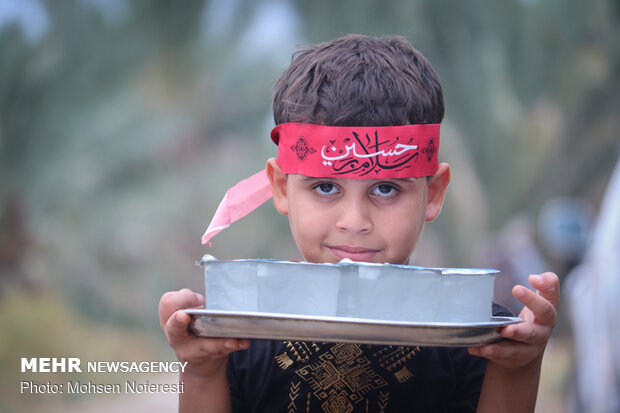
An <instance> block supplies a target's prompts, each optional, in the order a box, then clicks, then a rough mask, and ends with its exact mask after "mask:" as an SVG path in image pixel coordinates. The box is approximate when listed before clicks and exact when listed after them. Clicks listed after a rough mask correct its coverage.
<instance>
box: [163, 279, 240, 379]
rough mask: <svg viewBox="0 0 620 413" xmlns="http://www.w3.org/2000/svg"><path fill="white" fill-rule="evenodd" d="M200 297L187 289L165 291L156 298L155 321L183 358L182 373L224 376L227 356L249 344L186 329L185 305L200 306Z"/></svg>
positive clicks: (187, 320)
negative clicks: (157, 316)
mask: <svg viewBox="0 0 620 413" xmlns="http://www.w3.org/2000/svg"><path fill="white" fill-rule="evenodd" d="M203 303H204V297H203V296H202V295H200V294H198V293H195V292H193V291H191V290H189V289H187V288H184V289H182V290H180V291H170V292H167V293H165V294H164V295H163V296H162V297H161V300H160V301H159V324H160V325H161V328H162V329H163V330H164V333H165V334H166V337H167V338H168V343H169V344H170V346H171V347H172V348H173V349H174V351H175V353H176V355H177V358H178V359H179V360H180V361H187V362H188V364H187V367H186V368H185V373H184V374H186V375H188V374H189V375H193V376H196V377H200V378H202V379H213V378H221V377H225V374H226V362H227V360H228V355H229V354H230V353H232V352H233V351H236V350H243V349H246V348H248V347H249V345H250V342H249V341H248V340H239V339H233V338H201V337H197V336H195V335H194V334H192V333H191V332H190V331H189V330H188V326H189V323H190V321H191V317H190V316H189V315H188V314H186V313H185V312H183V311H179V310H182V309H186V308H196V307H200V306H202V304H203Z"/></svg>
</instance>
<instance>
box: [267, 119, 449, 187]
mask: <svg viewBox="0 0 620 413" xmlns="http://www.w3.org/2000/svg"><path fill="white" fill-rule="evenodd" d="M439 126H440V125H439V124H438V123H436V124H429V125H405V126H322V125H311V124H307V123H283V124H281V125H278V126H276V127H275V128H274V129H273V130H272V131H271V139H272V140H273V141H274V143H276V144H277V145H278V165H279V166H280V168H281V169H282V171H283V172H284V173H285V174H300V175H305V176H312V177H315V178H327V177H331V178H354V179H355V178H357V179H372V178H376V179H389V178H412V177H420V176H431V175H433V174H434V173H435V172H437V168H438V162H437V150H438V149H439Z"/></svg>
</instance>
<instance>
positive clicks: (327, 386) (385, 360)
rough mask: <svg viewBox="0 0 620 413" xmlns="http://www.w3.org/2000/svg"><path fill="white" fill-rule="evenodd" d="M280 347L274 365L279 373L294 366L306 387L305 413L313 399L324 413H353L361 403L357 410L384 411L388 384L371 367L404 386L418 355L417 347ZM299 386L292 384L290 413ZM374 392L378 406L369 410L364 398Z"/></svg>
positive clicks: (292, 344) (294, 409) (312, 344)
mask: <svg viewBox="0 0 620 413" xmlns="http://www.w3.org/2000/svg"><path fill="white" fill-rule="evenodd" d="M283 344H284V346H285V350H284V353H282V354H280V355H278V356H276V357H275V361H276V363H277V365H278V366H279V367H280V368H281V369H282V370H286V369H288V368H289V367H291V366H295V370H294V372H295V375H297V377H299V378H301V379H302V381H303V382H305V383H307V385H308V386H309V389H308V390H309V391H308V392H307V399H306V412H309V411H310V403H311V399H312V398H313V397H314V398H316V399H317V401H318V402H319V403H320V406H321V409H322V410H323V411H324V412H325V413H343V412H344V413H349V412H353V410H355V406H356V405H357V404H358V403H359V402H361V401H365V403H364V404H365V406H364V405H360V406H359V407H360V408H361V409H362V410H365V411H366V412H368V411H384V409H385V408H386V406H387V405H388V403H389V399H390V392H389V391H387V388H386V386H387V385H388V381H387V380H385V379H384V378H383V377H382V376H381V374H382V373H379V371H375V369H373V366H378V367H381V368H382V369H384V372H385V373H388V372H389V373H392V374H393V375H394V378H395V379H396V380H397V381H398V382H399V383H404V382H407V381H408V380H410V379H411V378H412V377H413V374H412V372H411V371H409V370H408V369H407V367H406V363H407V362H408V361H409V360H411V359H412V358H413V357H414V356H415V354H416V353H417V352H419V351H420V348H419V347H403V346H385V347H382V348H378V347H371V346H369V345H360V344H351V343H338V344H330V343H315V342H308V343H306V342H297V341H296V342H292V341H285V342H284V343H283ZM370 349H373V350H374V352H367V353H364V350H366V351H367V350H370ZM311 360H312V361H311ZM373 360H374V361H373ZM373 363H374V364H373ZM301 386H303V384H301V382H299V381H297V382H295V381H291V387H290V389H289V398H290V401H291V402H290V404H289V406H288V407H289V413H295V412H297V405H296V400H297V398H298V397H299V395H300V394H303V393H304V391H303V390H300V387H301ZM384 388H385V389H384ZM379 389H382V390H379ZM377 390H379V391H378V393H376V394H377V396H378V399H377V405H375V407H374V408H373V409H372V410H370V404H369V403H370V401H369V400H368V399H366V395H367V394H368V393H370V392H374V391H377ZM300 392H301V393H300Z"/></svg>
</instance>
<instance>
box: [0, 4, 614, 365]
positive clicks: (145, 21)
mask: <svg viewBox="0 0 620 413" xmlns="http://www.w3.org/2000/svg"><path fill="white" fill-rule="evenodd" d="M7 4H8V5H9V6H8V7H7ZM11 4H13V7H15V8H19V7H18V6H17V5H21V7H23V8H28V10H29V12H30V15H29V16H30V18H26V19H25V20H20V19H18V18H14V20H13V21H10V20H6V19H3V16H2V13H5V14H6V13H7V10H11V6H10V5H11ZM3 7H4V9H3ZM33 10H34V11H36V10H38V11H39V12H38V13H39V14H37V13H34V12H33ZM34 16H39V17H40V16H43V17H44V18H39V19H35V18H34ZM7 21H8V22H7ZM619 23H620V6H619V4H618V2H617V1H612V0H591V1H588V2H583V1H577V0H566V1H558V0H521V1H518V0H511V1H505V2H490V1H483V0H474V1H468V2H453V1H447V0H439V1H438V0H417V1H403V0H388V1H382V2H379V1H371V0H343V1H340V2H331V1H327V0H315V1H312V2H310V1H303V0H296V1H291V2H287V1H284V0H260V1H251V0H231V1H225V0H217V1H216V0H212V1H209V0H190V1H185V2H183V3H182V5H180V4H177V3H174V2H169V1H165V0H156V1H146V0H133V1H132V0H110V1H103V0H64V1H55V2H52V1H43V0H28V1H25V0H24V1H22V2H20V1H19V0H6V1H5V2H4V6H0V300H2V301H3V302H6V300H7V297H10V296H11V295H13V294H19V295H17V296H16V297H17V298H15V299H13V300H12V301H10V303H9V304H6V305H7V306H9V307H10V308H19V303H20V302H24V303H25V302H28V303H29V305H32V304H34V303H36V306H35V307H33V308H32V309H31V310H29V309H28V307H27V306H24V308H23V309H20V310H19V311H17V312H15V311H16V310H12V311H13V313H11V314H18V315H19V316H20V317H28V315H27V313H28V312H29V311H30V312H31V311H34V309H35V308H36V311H38V312H40V313H48V315H50V316H51V315H52V314H57V316H56V317H55V318H53V319H49V320H43V321H40V322H44V323H45V324H47V325H58V326H59V328H58V329H52V330H45V329H41V328H40V325H39V326H37V324H36V323H35V324H32V322H33V321H31V320H25V319H24V321H20V322H19V324H13V325H12V326H13V327H10V326H9V327H6V326H5V325H4V327H3V330H4V329H6V328H9V329H10V331H12V332H13V333H12V334H14V335H13V336H12V338H11V341H7V340H6V338H5V340H4V341H2V346H3V347H2V348H1V350H0V363H2V366H1V367H2V369H1V371H2V372H3V375H4V374H5V373H4V372H7V373H6V374H11V373H10V372H11V371H12V370H13V368H12V367H11V368H7V367H6V366H7V363H10V362H11V361H10V360H11V358H10V353H7V351H9V349H11V348H13V349H15V348H20V349H21V348H24V349H30V350H32V351H33V352H44V351H48V352H49V353H53V352H55V351H57V352H59V353H62V352H64V353H65V354H66V355H72V352H73V351H78V350H77V349H74V348H72V347H70V346H69V347H67V348H61V344H62V343H66V342H68V339H67V337H74V336H72V335H71V334H69V330H68V328H69V327H68V326H69V325H74V324H77V325H81V327H80V329H81V330H79V331H82V332H85V331H89V332H91V331H92V332H93V333H95V332H96V331H99V329H100V324H101V325H106V326H107V325H114V326H116V330H114V331H115V332H114V333H111V334H113V335H114V334H117V335H118V339H119V340H124V339H125V338H126V336H125V335H124V334H126V331H128V330H129V329H132V330H134V332H137V333H140V332H144V333H145V334H151V333H152V332H155V333H156V334H158V333H157V332H156V329H157V328H158V323H157V315H156V306H157V301H158V299H159V297H160V296H161V294H162V293H163V292H164V291H166V290H169V289H173V288H174V289H178V288H182V287H191V288H193V289H195V290H198V291H201V290H202V289H203V287H202V281H201V273H200V270H199V269H197V268H196V267H195V266H194V261H195V260H197V259H199V258H200V256H201V255H202V254H203V253H205V252H209V253H211V254H213V255H215V256H217V257H219V258H239V257H274V258H283V259H297V258H299V256H298V253H297V252H296V251H295V248H294V244H293V242H292V239H291V237H290V235H289V234H288V225H287V221H286V219H285V218H283V217H280V216H278V214H277V213H276V212H275V211H274V210H273V208H271V207H270V206H268V205H266V206H264V207H261V208H260V209H259V210H258V211H257V213H256V214H255V215H252V216H251V217H248V218H246V219H245V220H243V221H241V222H239V223H237V224H235V225H234V226H233V227H232V228H231V229H230V230H229V231H226V232H224V233H222V234H220V235H218V237H217V238H216V239H215V242H214V248H213V249H211V250H208V249H204V248H202V247H201V246H200V245H199V241H198V240H199V237H200V235H201V233H202V231H203V230H204V228H205V227H206V224H207V223H208V220H209V219H210V217H211V215H212V213H213V211H214V210H215V208H216V207H217V205H218V203H219V201H220V199H221V196H222V195H223V193H224V192H225V190H226V189H227V188H228V187H229V186H231V185H232V184H233V183H235V182H237V181H238V180H240V179H242V178H244V177H246V176H249V175H250V174H251V173H253V172H255V171H256V170H258V169H260V168H262V167H263V166H264V162H265V160H266V158H268V157H269V156H274V155H275V147H274V146H273V145H272V144H271V143H270V141H269V139H268V134H269V130H270V128H271V125H272V120H271V118H270V97H271V88H272V86H273V84H274V83H275V80H276V79H277V77H278V75H279V73H280V72H281V71H282V70H283V69H284V67H285V66H286V65H287V63H288V61H289V60H290V56H291V54H292V53H293V52H294V50H295V45H296V44H304V43H316V42H320V41H327V40H329V39H331V38H333V37H336V36H340V35H343V34H346V33H365V34H370V35H385V34H399V35H403V36H405V37H406V38H408V39H409V40H410V41H411V42H412V43H413V44H414V45H415V46H416V47H417V48H418V49H420V50H421V51H422V53H424V54H425V55H426V56H427V57H428V58H429V59H430V60H431V62H432V63H433V66H434V67H435V69H436V70H437V72H438V73H439V75H440V78H441V79H442V82H443V86H444V93H445V97H446V105H447V116H446V121H445V123H444V126H443V129H442V133H443V135H442V154H441V155H440V156H441V159H442V160H445V161H448V162H450V163H451V165H452V166H453V182H452V184H451V187H450V190H449V195H448V199H447V201H446V205H445V207H444V211H443V213H442V216H441V218H440V219H439V220H438V221H437V222H436V223H433V224H431V225H430V226H428V228H427V229H426V230H425V234H424V237H425V238H424V241H425V242H422V243H421V245H420V247H419V248H420V252H419V257H418V262H419V263H422V264H430V265H443V266H466V265H475V264H476V263H477V258H476V257H477V256H478V254H479V253H480V251H479V250H480V247H481V245H482V244H484V243H485V242H486V240H487V239H489V237H492V235H493V234H494V233H495V232H496V231H498V230H499V229H501V227H502V226H503V224H504V223H505V222H506V221H508V220H509V219H510V218H511V217H513V216H514V215H516V214H526V215H527V216H529V218H530V219H531V220H532V221H536V219H537V214H538V210H539V209H540V208H541V206H542V205H543V204H544V203H545V202H546V201H547V200H549V199H552V198H554V197H557V196H567V195H571V196H580V197H585V198H586V199H589V200H590V202H592V203H593V204H594V205H595V206H596V204H597V202H598V200H599V198H600V196H601V194H602V191H603V189H604V186H605V184H606V181H607V179H608V176H609V174H610V173H611V167H612V165H613V163H614V162H615V160H616V159H617V157H618V154H619V151H618V149H619V147H618V136H620V118H619V116H618V113H620V79H619V76H620V67H619V66H620V44H619V43H620V33H619V30H620V24H619ZM29 25H35V26H29ZM36 25H38V26H36ZM37 28H38V29H37ZM34 29H37V30H34ZM429 246H430V247H429ZM16 291H17V293H16ZM20 291H27V293H22V292H20ZM24 294H27V295H24ZM48 296H51V297H56V298H54V299H48V298H45V297H48ZM50 300H52V301H50ZM54 300H56V301H54ZM58 300H60V301H58ZM15 306H17V307H15ZM58 306H62V307H63V309H62V311H61V312H59V311H57V310H56V308H57V307H58ZM22 313H24V314H22ZM2 317H4V315H3V316H2ZM18 320H21V319H19V318H18ZM3 322H4V319H3ZM94 324H96V326H97V327H94V326H93V325H94ZM20 325H21V326H23V327H19V326H20ZM16 326H18V327H16ZM101 328H103V329H104V330H102V331H105V329H106V328H107V327H101ZM55 332H58V334H60V335H58V336H57V337H55V338H53V336H54V334H55ZM2 333H4V331H3V332H2ZM30 334H33V335H32V336H31V335H30ZM96 334H97V333H95V335H96ZM0 336H2V337H6V336H5V335H4V334H0ZM50 336H52V337H50ZM160 337H161V340H162V341H164V339H163V336H160ZM74 339H75V340H76V341H80V340H81V338H77V337H74ZM33 343H39V344H37V345H40V346H41V347H31V346H33V345H34V344H33ZM54 343H56V344H54ZM102 345H103V344H102ZM127 348H128V349H129V348H131V346H127ZM85 351H86V350H85ZM89 351H91V352H92V353H91V354H94V353H96V352H99V353H97V354H101V352H100V351H101V350H100V349H99V348H94V349H91V350H89ZM7 354H9V356H7ZM33 354H34V353H33Z"/></svg>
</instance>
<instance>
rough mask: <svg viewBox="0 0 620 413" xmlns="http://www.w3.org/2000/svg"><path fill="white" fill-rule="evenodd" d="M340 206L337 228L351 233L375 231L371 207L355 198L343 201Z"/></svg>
mask: <svg viewBox="0 0 620 413" xmlns="http://www.w3.org/2000/svg"><path fill="white" fill-rule="evenodd" d="M343 201H344V202H341V205H340V211H339V215H338V221H337V222H336V227H337V228H338V229H339V230H340V231H346V232H350V233H354V234H357V233H369V232H371V231H372V229H373V224H372V219H371V217H370V210H369V206H368V205H366V202H364V201H363V200H359V199H354V198H353V197H351V198H349V199H347V200H343Z"/></svg>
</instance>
